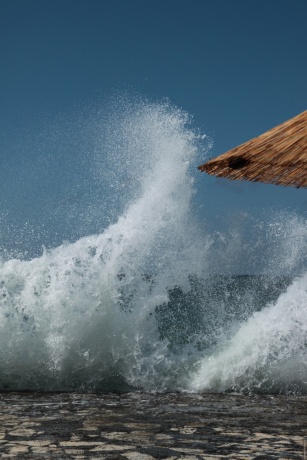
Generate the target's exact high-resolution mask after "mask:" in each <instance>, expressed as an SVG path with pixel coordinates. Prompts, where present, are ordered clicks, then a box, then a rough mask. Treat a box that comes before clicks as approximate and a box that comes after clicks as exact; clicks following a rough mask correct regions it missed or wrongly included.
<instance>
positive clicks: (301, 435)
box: [0, 392, 307, 460]
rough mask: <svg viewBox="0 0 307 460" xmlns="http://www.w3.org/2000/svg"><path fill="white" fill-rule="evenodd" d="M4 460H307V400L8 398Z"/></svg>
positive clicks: (3, 416)
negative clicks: (15, 459)
mask: <svg viewBox="0 0 307 460" xmlns="http://www.w3.org/2000/svg"><path fill="white" fill-rule="evenodd" d="M0 458H1V459H2V458H3V459H5V458H17V459H57V460H60V459H108V460H111V459H113V460H115V459H116V460H152V459H169V460H175V459H181V460H184V459H186V460H197V459H206V460H213V459H224V458H225V459H257V460H260V459H262V460H264V459H265V460H270V459H291V460H295V459H299V460H303V459H305V460H307V397H295V396H270V395H265V396H261V395H252V396H244V395H234V394H182V393H163V394H153V393H141V392H134V393H124V394H114V393H107V394H76V393H12V392H7V393H0Z"/></svg>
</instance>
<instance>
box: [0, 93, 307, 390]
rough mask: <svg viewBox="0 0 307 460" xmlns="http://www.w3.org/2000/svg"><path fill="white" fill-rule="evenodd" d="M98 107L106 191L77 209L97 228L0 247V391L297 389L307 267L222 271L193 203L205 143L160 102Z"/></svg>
mask: <svg viewBox="0 0 307 460" xmlns="http://www.w3.org/2000/svg"><path fill="white" fill-rule="evenodd" d="M123 107H124V109H123ZM97 117H98V118H97V119H96V120H95V130H94V131H95V136H96V140H95V142H93V153H90V152H89V153H88V154H89V155H91V157H92V158H93V159H94V160H93V164H94V166H93V168H92V172H91V173H92V174H93V176H95V177H96V180H97V177H98V178H99V180H101V181H102V183H103V184H104V185H103V186H104V195H103V196H102V198H100V199H101V200H102V201H104V203H103V206H102V207H101V209H100V208H99V207H98V208H97V207H95V208H94V212H93V208H90V212H89V214H86V213H84V212H83V211H82V212H81V209H80V214H79V216H80V227H82V224H84V222H85V221H86V219H85V217H86V216H87V218H89V216H90V218H91V219H93V216H94V218H95V217H96V219H97V220H98V221H100V222H102V221H103V222H104V225H103V228H101V230H100V231H99V232H96V233H92V234H89V235H83V236H81V237H79V238H77V239H75V241H73V242H68V241H66V242H63V243H62V244H60V245H57V246H56V247H53V248H52V247H49V248H48V249H46V248H45V249H44V250H43V252H42V253H41V254H40V255H36V256H29V251H26V250H25V251H24V254H27V255H24V256H23V255H22V254H21V255H20V256H19V257H16V255H14V256H12V251H11V252H10V249H9V247H7V248H3V250H2V259H1V263H0V389H19V390H21V389H23V390H24V389H28V390H34V389H35V390H65V391H71V390H79V391H80V390H82V391H105V390H118V391H121V390H122V391H123V390H127V389H130V390H133V389H142V390H147V391H170V390H179V391H247V392H250V391H260V392H268V393H270V392H298V393H304V392H306V389H307V351H306V350H307V348H306V345H307V308H306V306H307V290H306V286H307V275H305V274H304V273H301V274H300V276H297V277H294V276H292V274H291V275H289V276H288V275H279V276H276V273H274V270H271V271H270V270H267V272H266V273H265V274H260V275H255V274H253V275H242V274H241V275H235V274H229V273H225V272H224V271H223V268H225V265H223V260H224V259H223V257H225V252H226V253H227V250H228V249H229V248H228V249H227V248H226V249H225V246H223V248H222V249H221V248H220V246H219V244H217V239H218V240H219V241H220V240H221V234H220V233H218V237H216V235H209V234H207V233H206V231H204V229H203V228H202V226H201V225H200V223H199V221H198V219H197V213H196V212H195V193H196V187H195V175H196V174H197V170H196V165H197V161H199V160H200V155H199V153H200V152H201V156H202V159H203V158H204V154H205V151H206V149H208V148H209V147H210V142H208V141H207V140H206V138H205V136H202V135H200V134H199V133H198V132H197V131H196V130H194V129H192V128H191V125H190V120H189V117H188V115H187V114H185V113H184V112H183V111H181V110H178V109H177V108H174V107H172V106H171V105H170V104H169V103H149V102H137V103H134V104H132V105H131V104H130V105H129V103H128V102H127V103H126V105H125V104H124V106H123V105H121V110H118V109H117V110H113V112H112V113H111V114H110V115H109V116H104V117H102V119H100V118H99V116H98V115H97ZM96 200H97V196H96ZM82 205H83V207H84V201H82ZM69 206H70V203H69V202H68V208H69ZM71 208H74V223H75V224H76V222H77V220H78V219H76V215H77V214H78V213H77V212H76V209H77V210H78V206H76V203H75V202H72V203H71ZM65 209H66V210H67V206H66V208H65ZM99 209H100V211H99ZM104 212H105V213H106V215H107V214H108V219H105V221H104V220H103V217H106V216H101V215H100V214H103V213H104ZM48 218H49V219H50V222H51V223H50V231H51V227H54V223H52V219H53V218H54V219H55V220H56V218H57V215H56V212H55V213H54V214H52V213H51V214H50V216H49V217H48ZM65 218H66V219H67V220H69V213H68V212H67V214H66V216H65V215H64V214H62V219H63V220H65ZM107 221H108V222H109V223H107V224H106V222H107ZM84 228H87V227H86V226H85V227H84ZM16 231H17V230H16V229H15V230H14V237H15V236H16ZM47 231H48V228H47ZM62 232H63V231H62ZM304 232H305V230H304V229H303V230H302V235H303V237H302V241H303V242H305V239H306V238H305V233H304ZM33 233H35V232H33V229H32V231H31V232H29V234H27V238H28V239H29V238H31V235H33ZM81 233H82V232H81ZM44 234H46V231H45V233H44ZM275 236H276V235H275ZM21 240H22V238H21ZM5 241H6V244H7V245H8V246H9V244H8V243H7V241H9V240H8V238H7V237H6V240H5ZM270 241H271V242H272V244H273V238H271V240H269V242H270ZM287 241H288V239H287ZM226 243H227V241H226ZM274 244H275V243H274ZM230 246H231V242H229V247H230ZM294 246H295V245H294ZM301 246H302V245H301ZM2 247H3V244H2ZM274 247H275V253H276V254H277V252H279V253H280V251H277V250H276V244H275V246H274ZM229 251H230V249H229ZM272 251H273V253H274V248H273V247H272ZM21 252H22V251H21ZM288 253H289V250H288V252H287V254H288ZM290 253H291V254H290V255H291V257H292V259H293V258H294V259H295V258H299V255H297V253H299V251H298V250H297V247H296V248H295V249H293V250H292V252H291V251H290ZM285 254H286V253H285ZM232 257H234V254H233V253H232ZM285 257H286V256H285ZM291 257H290V258H291ZM287 262H288V263H290V262H289V257H288V256H287ZM276 263H277V262H276ZM291 264H292V265H293V264H294V262H293V260H292V262H291ZM294 265H295V264H294Z"/></svg>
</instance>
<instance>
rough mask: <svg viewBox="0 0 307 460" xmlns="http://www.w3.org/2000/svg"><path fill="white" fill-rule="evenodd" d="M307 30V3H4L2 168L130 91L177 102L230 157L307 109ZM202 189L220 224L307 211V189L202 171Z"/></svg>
mask: <svg viewBox="0 0 307 460" xmlns="http://www.w3.org/2000/svg"><path fill="white" fill-rule="evenodd" d="M306 24H307V1H306V0H292V1H289V0H163V1H162V0H0V56H1V72H0V159H2V160H1V161H2V163H3V164H8V162H9V163H10V162H12V161H13V160H12V159H14V158H18V147H17V146H18V139H21V141H20V142H22V139H25V138H29V137H31V136H32V135H33V133H35V132H38V131H39V130H40V129H41V125H40V124H42V123H49V122H50V123H51V122H52V120H53V119H55V118H56V117H58V116H59V115H63V116H64V114H69V113H70V112H71V111H75V110H76V107H83V106H89V105H91V104H92V103H94V101H96V100H97V99H98V98H104V97H108V95H110V94H112V92H114V91H117V90H121V89H123V90H128V91H132V92H133V91H135V92H137V93H139V94H141V95H144V97H148V98H149V99H153V100H160V99H163V98H169V100H170V101H171V102H172V103H174V104H175V105H177V106H179V107H181V108H183V109H184V110H186V111H188V112H189V113H190V114H192V115H193V116H194V122H195V124H196V125H197V126H198V127H199V128H200V129H201V130H202V131H203V132H205V133H207V134H209V135H210V136H211V137H212V138H213V140H214V146H213V149H212V151H211V153H210V156H212V157H213V156H216V155H218V154H220V153H223V152H225V151H227V150H229V149H230V148H232V147H235V146H236V145H239V144H241V143H242V142H244V141H247V140H249V139H250V138H252V137H255V136H257V135H259V134H261V133H263V132H264V131H266V130H268V129H270V128H272V127H274V126H275V125H277V124H279V123H281V122H283V121H285V120H287V119H289V118H291V117H293V116H295V115H296V114H298V113H300V112H302V111H303V110H306V109H307V33H306V31H307V26H306ZM29 155H30V153H29ZM4 170H5V168H4V169H3V168H2V174H4V173H3V171H4ZM5 171H7V170H5ZM0 174H1V172H0ZM5 174H6V173H5ZM2 183H5V177H4V178H2ZM197 187H199V189H200V191H202V190H203V194H204V197H205V201H206V210H204V213H207V214H206V216H212V218H213V217H214V218H217V219H219V216H217V214H219V213H223V212H224V210H225V209H232V208H236V209H245V208H246V209H254V210H259V212H262V211H261V210H262V209H292V210H295V211H297V212H298V214H301V215H304V214H305V213H306V212H307V191H306V190H296V189H283V188H282V187H277V186H267V185H259V184H250V183H234V182H229V181H226V180H217V179H215V178H211V177H209V176H207V175H205V174H201V173H199V179H198V180H197ZM16 193H17V192H16ZM3 196H5V200H6V202H7V201H8V200H9V199H10V195H9V194H8V193H7V191H5V190H4V189H3V187H2V200H3V199H4V198H3ZM198 196H199V197H201V196H202V194H201V193H200V194H199V195H198ZM0 200H1V197H0ZM11 200H12V202H13V201H14V199H13V196H11ZM199 200H200V201H201V198H199ZM255 212H256V211H255Z"/></svg>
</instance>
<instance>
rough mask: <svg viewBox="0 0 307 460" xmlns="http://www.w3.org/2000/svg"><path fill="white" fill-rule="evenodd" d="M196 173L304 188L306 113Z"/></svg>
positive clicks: (224, 155)
mask: <svg viewBox="0 0 307 460" xmlns="http://www.w3.org/2000/svg"><path fill="white" fill-rule="evenodd" d="M199 169H200V170H201V171H206V172H207V173H208V174H212V175H214V176H217V177H226V178H228V179H234V180H250V181H253V182H265V183H267V184H278V185H284V186H286V185H292V186H294V187H297V188H299V187H307V110H306V111H305V112H303V113H301V114H299V115H297V116H296V117H294V118H291V120H288V121H286V122H285V123H282V124H281V125H279V126H276V127H275V128H273V129H271V130H269V131H267V132H266V133H264V134H262V135H261V136H259V137H255V138H254V139H252V140H250V141H248V142H245V143H244V144H242V145H240V146H239V147H236V148H234V149H232V150H229V151H228V152H226V153H224V154H223V155H220V156H218V157H217V158H214V159H213V160H210V161H208V162H207V163H205V164H203V165H201V166H199Z"/></svg>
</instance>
